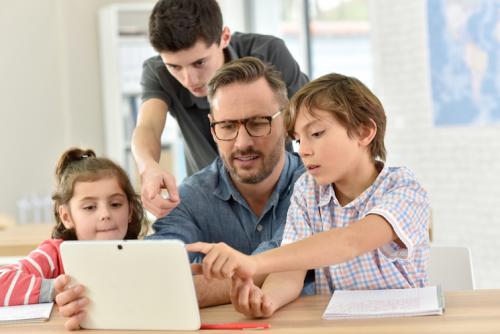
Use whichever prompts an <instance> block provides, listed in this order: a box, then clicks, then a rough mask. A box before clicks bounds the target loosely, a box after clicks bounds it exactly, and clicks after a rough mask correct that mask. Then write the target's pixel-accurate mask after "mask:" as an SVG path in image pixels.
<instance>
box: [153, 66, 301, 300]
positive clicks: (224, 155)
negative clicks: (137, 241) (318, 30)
mask: <svg viewBox="0 0 500 334" xmlns="http://www.w3.org/2000/svg"><path fill="white" fill-rule="evenodd" d="M208 98H209V101H210V104H211V112H210V115H209V116H208V117H209V120H210V128H211V133H212V136H213V137H214V140H215V142H216V143H217V147H218V151H219V157H217V158H216V159H215V161H214V162H213V163H212V164H210V165H209V166H207V167H205V168H204V169H202V170H201V171H200V172H198V173H196V174H194V175H192V176H191V177H189V178H187V179H186V180H185V181H184V182H183V183H182V184H181V185H180V187H179V193H180V197H181V199H182V200H181V202H180V204H179V205H178V206H177V207H176V208H175V209H173V210H172V211H171V212H170V213H169V214H168V215H167V216H165V217H163V218H160V219H158V220H157V221H156V222H155V223H154V224H153V229H154V232H155V233H154V234H153V235H152V236H150V237H149V238H152V239H172V238H176V239H180V240H182V241H184V242H185V243H192V242H196V241H204V242H224V243H226V244H228V245H229V246H231V247H233V248H235V249H238V250H239V251H241V252H243V253H245V254H252V253H256V252H262V251H265V250H268V249H271V248H274V247H278V246H279V245H280V243H281V237H282V234H283V230H284V226H285V222H286V215H287V210H288V206H289V205H290V196H291V195H292V191H293V185H294V183H295V180H296V179H297V178H298V177H299V176H300V175H301V174H302V173H303V172H304V168H303V165H302V163H301V162H300V159H299V157H298V155H297V154H295V153H289V152H287V151H285V140H286V138H287V135H286V130H285V126H284V121H283V116H282V113H281V110H282V109H283V108H285V107H286V104H287V102H288V97H287V91H286V86H285V84H284V83H283V81H282V80H281V75H280V73H279V72H278V71H277V70H275V69H274V68H273V67H272V66H270V65H266V64H264V63H263V62H261V61H260V60H258V59H256V58H253V57H245V58H240V59H238V60H234V61H232V62H230V63H227V64H226V65H224V66H223V67H222V68H221V69H219V70H218V71H217V72H216V74H215V76H214V77H213V79H212V80H211V81H210V82H209V84H208ZM196 256H197V254H190V257H191V260H192V261H194V260H196ZM263 279H264V277H256V278H255V281H256V284H257V285H259V284H260V283H261V282H262V280H263ZM194 281H195V286H196V291H197V295H198V301H199V304H200V306H202V307H203V306H209V305H216V304H223V303H229V302H230V298H229V291H230V282H229V281H219V280H213V281H210V282H208V281H206V280H205V279H204V278H203V276H201V275H197V276H194Z"/></svg>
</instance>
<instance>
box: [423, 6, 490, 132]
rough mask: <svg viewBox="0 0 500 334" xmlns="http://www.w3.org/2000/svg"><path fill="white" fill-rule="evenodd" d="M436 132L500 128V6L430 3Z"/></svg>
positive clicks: (431, 69)
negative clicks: (441, 128) (450, 128)
mask: <svg viewBox="0 0 500 334" xmlns="http://www.w3.org/2000/svg"><path fill="white" fill-rule="evenodd" d="M427 17H428V28H429V31H428V35H429V56H430V71H431V84H432V100H433V113H434V114H433V116H434V124H435V125H436V126H471V125H484V124H492V123H499V122H500V58H499V52H500V1H498V0H495V1H491V0H475V1H470V0H428V1H427Z"/></svg>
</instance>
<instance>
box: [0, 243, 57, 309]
mask: <svg viewBox="0 0 500 334" xmlns="http://www.w3.org/2000/svg"><path fill="white" fill-rule="evenodd" d="M62 241H63V240H60V239H49V240H46V241H44V242H42V243H41V244H40V246H38V248H37V249H35V250H34V251H32V252H31V253H30V254H29V255H28V256H27V257H25V258H23V259H21V260H20V261H19V262H18V263H14V264H9V265H6V266H2V267H0V306H11V305H23V304H37V303H46V302H51V301H52V300H53V296H52V294H53V289H54V284H53V281H54V279H55V278H56V277H57V276H59V275H60V274H63V273H64V270H63V267H62V262H61V257H60V252H59V246H60V244H61V243H62Z"/></svg>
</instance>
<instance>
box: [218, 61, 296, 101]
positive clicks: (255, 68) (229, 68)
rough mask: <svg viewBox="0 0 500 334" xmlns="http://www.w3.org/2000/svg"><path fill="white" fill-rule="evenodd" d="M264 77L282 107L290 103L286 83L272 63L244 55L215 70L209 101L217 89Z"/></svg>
mask: <svg viewBox="0 0 500 334" xmlns="http://www.w3.org/2000/svg"><path fill="white" fill-rule="evenodd" d="M260 78H264V79H265V80H266V81H267V83H268V84H269V87H270V88H271V90H272V91H273V93H274V94H275V96H276V99H277V101H278V102H279V105H280V108H284V107H285V106H286V104H287V103H288V95H287V89H286V84H285V83H284V82H283V79H282V78H281V73H280V72H279V71H278V70H277V69H276V68H275V67H274V66H273V65H271V64H266V63H263V62H262V61H261V60H260V59H258V58H255V57H243V58H239V59H236V60H233V61H230V62H228V63H226V64H225V65H224V66H222V67H221V68H220V69H218V70H217V72H215V75H214V76H213V78H212V79H211V80H210V82H209V83H208V101H210V102H212V99H213V97H214V96H215V93H216V92H217V90H218V89H219V88H221V87H224V86H228V85H230V84H233V83H252V82H254V81H257V80H258V79H260Z"/></svg>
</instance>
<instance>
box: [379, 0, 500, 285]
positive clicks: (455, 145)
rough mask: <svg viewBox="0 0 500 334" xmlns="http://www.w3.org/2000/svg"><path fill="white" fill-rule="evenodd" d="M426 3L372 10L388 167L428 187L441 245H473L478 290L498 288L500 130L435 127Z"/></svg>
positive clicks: (388, 0)
mask: <svg viewBox="0 0 500 334" xmlns="http://www.w3.org/2000/svg"><path fill="white" fill-rule="evenodd" d="M425 5H426V2H425V1H399V0H376V1H373V6H372V8H371V12H370V16H371V18H372V20H373V21H372V30H373V50H374V52H375V92H376V93H377V95H378V96H379V97H381V99H382V102H383V104H384V106H385V108H386V112H387V115H388V122H389V124H388V130H387V141H386V144H387V149H388V153H389V154H388V157H389V159H388V162H389V163H390V164H393V165H407V166H409V167H410V168H412V169H413V170H414V171H415V172H416V174H417V176H418V177H419V179H420V180H421V181H422V183H423V184H424V185H425V186H426V188H427V189H428V191H429V193H430V196H431V202H432V211H433V224H434V238H435V244H439V245H466V246H469V247H470V248H471V250H472V257H473V259H472V260H473V266H474V273H475V277H476V283H477V285H478V287H479V288H492V287H496V288H498V287H500V269H499V267H498V265H497V264H498V254H499V250H498V246H497V240H499V238H500V205H498V202H499V200H500V173H499V172H500V153H499V152H500V131H499V130H500V126H499V125H491V126H469V127H434V126H433V121H432V102H431V86H430V75H429V68H428V66H429V65H428V47H427V17H426V7H425Z"/></svg>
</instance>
